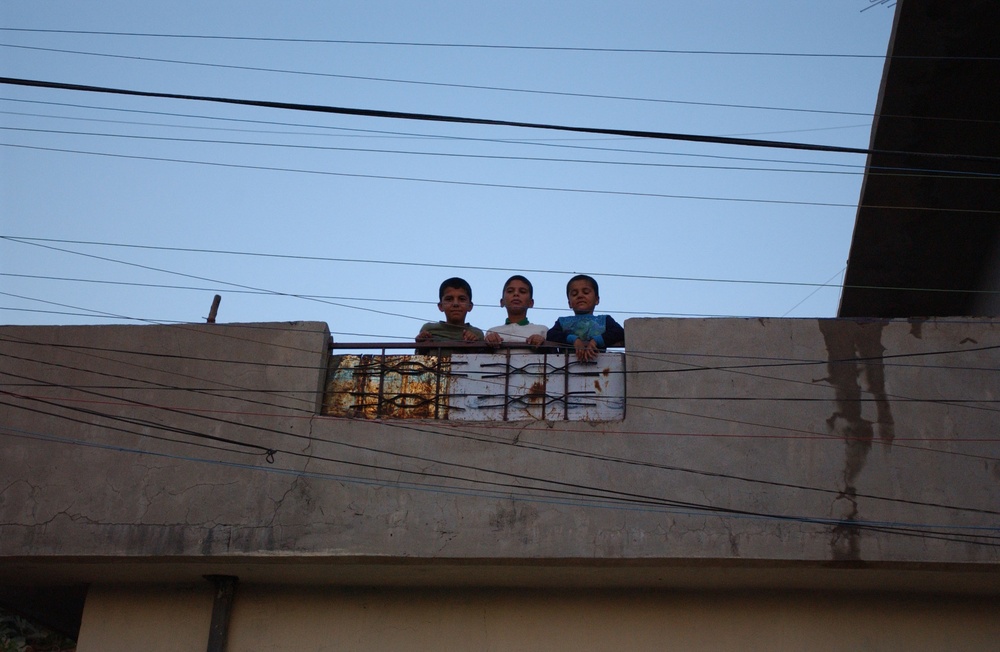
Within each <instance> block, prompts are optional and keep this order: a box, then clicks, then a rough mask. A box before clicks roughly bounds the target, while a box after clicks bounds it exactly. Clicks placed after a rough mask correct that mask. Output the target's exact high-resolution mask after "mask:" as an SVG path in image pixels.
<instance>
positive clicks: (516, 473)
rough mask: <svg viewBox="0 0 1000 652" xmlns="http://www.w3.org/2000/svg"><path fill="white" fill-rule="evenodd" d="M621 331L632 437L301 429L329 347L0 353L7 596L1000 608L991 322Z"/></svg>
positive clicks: (79, 336)
mask: <svg viewBox="0 0 1000 652" xmlns="http://www.w3.org/2000/svg"><path fill="white" fill-rule="evenodd" d="M626 328H627V333H628V342H629V348H628V351H627V361H626V363H627V375H626V385H627V390H626V391H627V405H626V416H625V419H624V421H620V422H603V423H601V422H582V423H581V422H531V421H521V422H512V423H500V424H489V425H476V424H468V423H435V422H430V421H418V422H414V421H407V422H392V421H385V422H377V421H376V422H372V421H359V420H343V419H335V418H330V417H320V416H317V414H318V406H319V403H320V401H321V397H320V395H319V390H320V387H321V385H322V383H323V379H324V365H325V356H326V343H327V339H328V334H327V330H326V327H325V325H323V324H315V323H291V324H256V325H236V326H225V325H199V326H169V327H168V326H155V327H152V326H139V327H90V328H83V327H60V328H49V327H36V328H22V327H6V328H2V329H0V353H2V355H3V357H2V358H0V365H2V366H0V382H3V383H4V384H5V385H4V391H5V392H6V393H5V394H4V395H3V396H2V397H0V410H2V427H3V430H2V431H0V435H2V437H3V447H4V455H3V456H2V459H0V477H2V478H3V482H2V486H0V559H6V560H7V561H6V562H5V563H4V564H3V566H2V568H3V569H4V570H3V571H2V572H3V573H5V574H6V576H7V577H8V578H10V577H13V578H15V579H16V578H18V577H20V578H25V577H29V578H30V577H37V576H39V575H40V574H41V575H44V574H45V573H46V572H48V573H50V574H55V575H58V576H59V578H60V579H61V580H63V581H93V579H94V576H97V577H100V578H103V579H104V580H106V581H129V580H130V579H134V578H135V577H136V576H137V573H138V570H137V569H140V568H141V569H142V573H144V574H143V575H142V577H146V578H149V579H152V580H156V581H168V580H170V579H171V578H174V579H179V578H184V579H197V578H198V577H200V575H202V574H206V573H220V572H222V573H231V574H236V575H240V576H241V578H246V577H258V578H260V580H261V581H268V582H277V583H282V582H287V581H297V582H304V583H308V582H310V581H312V582H330V581H334V582H340V583H361V584H364V583H373V582H375V583H378V582H382V583H399V582H402V583H410V584H420V583H435V582H437V583H444V584H463V583H464V584H477V583H478V584H484V583H486V584H500V585H505V584H508V583H509V584H515V585H516V584H518V583H524V584H532V583H538V582H541V583H543V584H544V583H546V582H555V583H561V584H563V585H572V584H573V583H574V582H576V581H579V578H580V575H581V573H583V572H590V573H591V574H592V576H594V577H596V576H599V575H600V574H601V573H604V572H606V571H607V569H608V568H618V569H621V571H622V572H621V573H619V574H618V575H617V576H615V577H617V580H616V579H614V578H611V577H610V576H609V577H608V578H607V579H606V581H607V582H608V583H609V584H611V585H616V582H619V583H623V584H626V585H628V584H631V585H645V584H652V585H655V584H656V582H657V581H658V579H662V578H664V577H666V576H668V575H669V574H670V573H668V572H666V571H664V569H665V568H674V569H675V571H674V572H675V573H676V572H677V571H676V569H679V568H685V569H691V568H692V567H697V566H699V565H701V566H708V567H712V568H716V569H717V568H719V567H721V566H725V567H729V568H733V569H744V570H745V569H748V568H758V569H761V570H760V574H761V575H762V576H766V575H768V574H769V573H771V572H772V570H773V569H774V568H776V567H788V566H797V567H802V566H805V567H811V568H814V569H817V573H819V572H822V571H823V570H824V569H828V568H830V567H840V568H847V567H852V568H869V569H889V570H891V569H893V568H897V569H899V568H904V569H910V570H912V571H913V572H914V573H921V572H930V573H931V576H933V577H940V578H943V579H942V586H945V585H947V584H948V582H949V581H950V580H949V579H947V577H951V576H949V575H947V572H946V571H949V570H956V569H961V570H963V573H964V575H965V576H966V577H979V578H980V579H981V580H982V582H981V583H980V584H979V590H986V591H989V588H988V587H989V586H991V585H992V586H994V587H995V586H996V584H997V582H996V580H997V577H998V575H997V568H998V561H1000V553H998V550H1000V548H998V547H997V545H996V544H997V538H996V537H997V535H998V531H997V527H998V521H1000V515H998V512H1000V462H998V458H1000V449H998V446H1000V444H998V435H997V430H998V428H997V424H998V423H1000V420H998V418H997V404H996V403H995V401H996V399H997V398H998V397H997V392H998V390H1000V382H997V379H998V373H1000V372H998V371H997V369H998V368H1000V353H998V351H1000V348H997V347H1000V327H998V326H997V325H996V324H993V323H989V322H987V321H974V320H968V321H962V322H947V321H927V322H912V323H911V322H869V323H858V322H852V321H839V320H828V321H825V320H740V319H717V320H668V319H633V320H629V321H628V323H627V325H626ZM123 560H129V561H131V562H132V564H131V565H128V564H126V565H122V564H121V563H118V562H120V561H123ZM150 560H155V563H153V562H152V561H150ZM147 561H149V562H150V563H145V562H147ZM46 564H48V566H46ZM505 565H510V567H511V569H515V570H512V571H511V573H507V572H498V571H497V569H498V568H501V567H503V566H505ZM838 565H839V566H838ZM46 569H48V570H46ZM516 569H520V571H516ZM587 569H589V571H588V570H587ZM650 569H659V570H650ZM661 571H662V572H661ZM518 572H520V575H518V574H517V573H518ZM977 574H978V575H977ZM704 575H705V577H706V578H712V577H714V578H715V579H710V580H706V581H712V582H714V581H718V582H720V583H721V585H725V584H726V582H727V580H726V576H723V577H718V576H714V575H712V573H705V574H704ZM738 575H739V574H738V573H735V574H731V575H730V576H731V577H737V576H738ZM845 576H846V575H841V576H840V577H845ZM924 577H925V581H924V585H925V588H927V587H928V586H931V585H933V584H934V583H935V581H936V580H934V579H927V577H928V576H924ZM88 578H89V579H88ZM401 578H404V579H401ZM519 578H520V579H519ZM830 582H832V583H834V584H835V583H836V582H837V580H836V579H833V580H830ZM693 584H697V581H693ZM802 586H803V587H808V586H809V581H808V580H806V581H804V582H803V583H802ZM994 590H996V589H995V588H994Z"/></svg>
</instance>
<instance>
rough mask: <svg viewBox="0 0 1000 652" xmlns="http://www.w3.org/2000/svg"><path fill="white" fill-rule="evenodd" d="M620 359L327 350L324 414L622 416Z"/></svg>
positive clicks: (527, 417)
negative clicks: (583, 360)
mask: <svg viewBox="0 0 1000 652" xmlns="http://www.w3.org/2000/svg"><path fill="white" fill-rule="evenodd" d="M624 367H625V365H624V358H623V356H622V355H621V354H619V353H602V354H601V355H600V356H599V357H598V359H597V361H596V362H594V363H580V362H577V360H576V358H575V357H574V356H572V355H564V354H536V353H522V352H520V351H511V350H507V351H503V352H498V353H494V354H454V355H452V356H450V357H447V356H445V357H440V358H439V357H436V356H421V355H397V356H385V355H362V356H333V358H332V359H331V364H330V372H329V374H328V377H327V391H326V396H325V399H324V404H323V413H324V414H327V415H333V416H348V417H358V418H368V419H374V418H393V419H448V420H452V421H524V420H556V421H558V420H571V421H582V420H588V421H614V420H620V419H622V418H624V413H625V374H624Z"/></svg>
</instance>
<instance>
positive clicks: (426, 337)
mask: <svg viewBox="0 0 1000 652" xmlns="http://www.w3.org/2000/svg"><path fill="white" fill-rule="evenodd" d="M433 337H434V336H433V335H431V334H430V333H428V332H427V331H420V332H419V333H417V341H418V342H429V341H430V340H431V339H433Z"/></svg>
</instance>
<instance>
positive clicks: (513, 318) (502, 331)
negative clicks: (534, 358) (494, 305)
mask: <svg viewBox="0 0 1000 652" xmlns="http://www.w3.org/2000/svg"><path fill="white" fill-rule="evenodd" d="M534 294H535V289H534V288H533V287H532V286H531V281H529V280H528V279H526V278H525V277H523V276H521V275H520V274H515V275H514V276H511V277H510V278H509V279H507V282H506V283H504V285H503V294H501V295H500V307H501V308H506V309H507V319H506V320H505V321H504V323H503V324H502V325H500V326H494V327H493V328H491V329H490V330H489V331H488V332H487V333H486V343H487V344H489V345H491V346H497V345H499V344H500V342H513V343H518V344H520V343H527V344H530V345H532V346H539V345H540V344H544V343H545V334H546V333H547V332H548V330H549V329H548V328H546V327H545V326H543V325H542V324H532V323H529V322H528V308H533V307H534V305H535V299H534Z"/></svg>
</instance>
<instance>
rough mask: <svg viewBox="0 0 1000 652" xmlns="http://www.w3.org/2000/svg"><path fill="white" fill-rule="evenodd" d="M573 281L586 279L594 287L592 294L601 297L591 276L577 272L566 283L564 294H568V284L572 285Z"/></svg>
mask: <svg viewBox="0 0 1000 652" xmlns="http://www.w3.org/2000/svg"><path fill="white" fill-rule="evenodd" d="M573 281H586V282H588V283H590V287H592V288H594V296H596V297H597V298H598V299H599V298H601V291H600V290H599V289H598V288H597V281H596V280H594V277H593V276H587V275H586V274H577V275H576V276H574V277H573V278H571V279H570V280H569V281H568V282H567V283H566V296H569V286H571V285H573Z"/></svg>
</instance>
